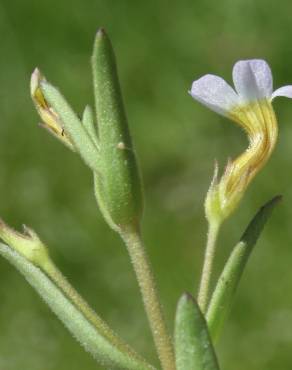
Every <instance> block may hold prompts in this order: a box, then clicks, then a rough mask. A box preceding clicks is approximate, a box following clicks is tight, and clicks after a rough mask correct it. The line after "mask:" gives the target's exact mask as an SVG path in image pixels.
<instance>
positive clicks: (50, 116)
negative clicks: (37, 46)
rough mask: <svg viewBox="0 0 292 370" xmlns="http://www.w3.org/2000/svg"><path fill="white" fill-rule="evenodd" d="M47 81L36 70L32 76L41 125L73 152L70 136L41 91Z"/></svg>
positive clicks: (34, 100)
mask: <svg viewBox="0 0 292 370" xmlns="http://www.w3.org/2000/svg"><path fill="white" fill-rule="evenodd" d="M45 81H46V79H45V77H44V76H42V74H41V73H40V71H39V70H38V69H37V68H36V69H35V70H34V71H33V73H32V75H31V80H30V93H31V97H32V100H33V102H34V105H35V107H36V109H37V111H38V113H39V115H40V117H41V120H42V123H41V125H42V126H43V127H44V128H46V129H47V130H48V131H49V132H50V133H52V134H53V135H54V136H55V137H57V138H58V139H59V140H60V141H62V142H63V144H65V145H66V146H67V147H69V148H70V149H71V150H74V146H73V143H72V141H71V139H70V138H69V135H68V134H67V133H66V132H65V130H64V127H63V124H62V122H61V120H60V117H59V115H58V114H57V113H56V111H55V110H54V109H53V108H52V107H51V106H50V105H49V103H48V101H47V100H46V99H45V97H44V94H43V92H42V90H41V83H42V82H45Z"/></svg>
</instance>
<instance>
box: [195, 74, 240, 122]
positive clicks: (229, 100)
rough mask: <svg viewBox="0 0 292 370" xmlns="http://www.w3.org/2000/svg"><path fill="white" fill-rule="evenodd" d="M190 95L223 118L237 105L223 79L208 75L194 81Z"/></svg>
mask: <svg viewBox="0 0 292 370" xmlns="http://www.w3.org/2000/svg"><path fill="white" fill-rule="evenodd" d="M190 94H191V96H192V97H193V98H194V99H195V100H198V101H199V102H200V103H202V104H204V105H206V106H207V107H208V108H210V109H212V110H213V111H215V112H217V113H219V114H222V115H224V116H225V115H227V114H228V112H229V111H230V109H232V107H234V106H236V105H238V103H239V99H238V96H237V94H236V93H235V91H234V90H233V89H232V87H231V86H229V85H228V84H227V82H226V81H225V80H223V78H221V77H218V76H214V75H210V74H208V75H205V76H203V77H201V78H199V79H198V80H196V81H194V82H193V84H192V88H191V91H190Z"/></svg>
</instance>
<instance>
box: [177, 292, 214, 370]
mask: <svg viewBox="0 0 292 370" xmlns="http://www.w3.org/2000/svg"><path fill="white" fill-rule="evenodd" d="M175 354H176V370H219V365H218V361H217V358H216V354H215V351H214V348H213V345H212V342H211V339H210V336H209V332H208V328H207V324H206V321H205V318H204V316H203V314H202V313H201V311H200V308H199V306H198V304H197V303H196V301H195V300H194V298H193V297H192V296H191V295H190V294H187V293H186V294H183V295H182V297H181V298H180V300H179V301H178V305H177V311H176V317H175Z"/></svg>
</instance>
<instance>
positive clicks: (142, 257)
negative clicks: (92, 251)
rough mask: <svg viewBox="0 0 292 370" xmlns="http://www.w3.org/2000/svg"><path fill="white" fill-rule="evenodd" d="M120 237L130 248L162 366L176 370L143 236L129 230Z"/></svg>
mask: <svg viewBox="0 0 292 370" xmlns="http://www.w3.org/2000/svg"><path fill="white" fill-rule="evenodd" d="M120 235H121V237H122V239H123V240H124V242H125V244H126V246H127V248H128V252H129V255H130V258H131V261H132V264H133V267H134V270H135V273H136V276H137V280H138V284H139V287H140V290H141V293H142V298H143V302H144V306H145V310H146V314H147V316H148V320H149V324H150V328H151V331H152V336H153V339H154V343H155V346H156V349H157V353H158V357H159V359H160V362H161V366H162V368H163V369H164V370H175V359H174V352H173V345H172V341H171V338H170V336H169V334H168V331H167V327H166V324H165V320H164V317H163V312H162V307H161V304H160V300H159V295H158V292H157V288H156V283H155V280H154V276H153V272H152V269H151V266H150V262H149V259H148V256H147V254H146V251H145V248H144V245H143V242H142V239H141V234H140V232H139V231H137V230H136V229H134V228H128V229H123V230H122V231H121V232H120Z"/></svg>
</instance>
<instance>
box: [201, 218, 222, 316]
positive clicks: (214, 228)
mask: <svg viewBox="0 0 292 370" xmlns="http://www.w3.org/2000/svg"><path fill="white" fill-rule="evenodd" d="M219 229H220V224H218V223H215V222H214V223H209V230H208V236H207V244H206V250H205V257H204V263H203V269H202V275H201V281H200V287H199V293H198V303H199V306H200V308H201V311H202V312H203V313H205V312H206V310H207V307H208V299H209V293H210V284H211V276H212V270H213V262H214V257H215V250H216V241H217V237H218V232H219Z"/></svg>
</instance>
